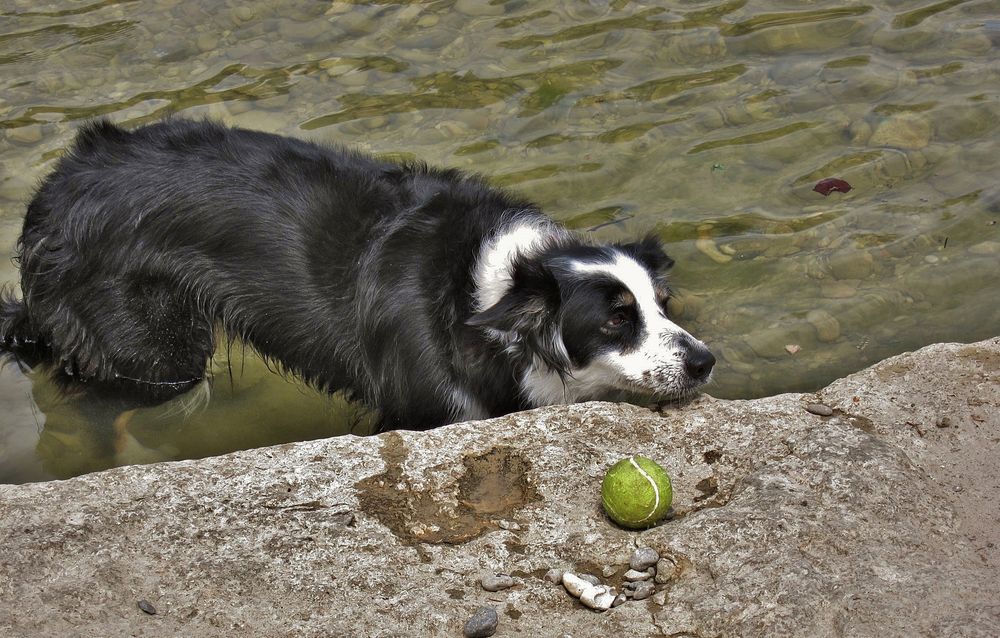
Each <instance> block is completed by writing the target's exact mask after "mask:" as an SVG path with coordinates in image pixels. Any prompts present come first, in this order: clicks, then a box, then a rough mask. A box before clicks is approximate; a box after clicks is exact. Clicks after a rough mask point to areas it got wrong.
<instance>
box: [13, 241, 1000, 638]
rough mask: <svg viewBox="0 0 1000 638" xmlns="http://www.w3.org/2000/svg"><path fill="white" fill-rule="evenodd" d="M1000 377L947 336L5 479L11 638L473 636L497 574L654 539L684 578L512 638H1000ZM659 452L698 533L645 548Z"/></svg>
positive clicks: (657, 536) (531, 616)
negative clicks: (611, 485)
mask: <svg viewBox="0 0 1000 638" xmlns="http://www.w3.org/2000/svg"><path fill="white" fill-rule="evenodd" d="M986 239H988V238H987V237H983V238H982V239H981V240H986ZM955 241H956V242H957V240H955ZM958 245H959V244H957V243H956V246H958ZM951 248H952V246H951V245H950V244H949V250H950V249H951ZM956 253H957V254H965V253H964V252H961V253H959V252H958V251H957V250H956ZM977 259H985V258H977ZM866 294H869V293H866ZM845 325H846V319H845ZM806 328H808V329H809V330H812V328H811V327H809V326H808V325H807V326H806ZM785 343H789V341H783V342H782V345H783V344H785ZM847 345H848V347H853V346H851V345H850V344H847ZM779 347H780V346H779ZM781 352H782V353H783V354H784V350H781ZM785 356H787V355H785ZM801 356H802V354H801V353H800V355H799V357H801ZM803 360H804V359H803ZM998 374H1000V338H996V339H990V340H987V341H982V342H979V343H975V344H969V345H964V344H938V345H934V346H930V347H927V348H924V349H922V350H919V351H917V352H914V353H908V354H904V355H900V356H898V357H894V358H892V359H889V360H887V361H884V362H882V363H879V364H877V365H875V366H873V367H871V368H869V369H867V370H864V371H861V372H859V373H857V374H853V375H850V376H848V377H845V378H844V379H841V380H838V381H836V382H834V383H833V384H831V385H830V386H828V387H826V388H824V389H821V390H819V391H818V392H817V393H815V394H812V393H811V394H798V393H789V394H782V395H779V396H774V397H769V398H764V399H755V400H746V401H727V400H720V399H712V398H708V397H705V398H701V399H698V400H695V401H693V402H691V403H688V404H685V405H682V406H679V407H670V408H667V409H664V410H663V411H662V413H659V412H657V413H653V412H650V411H648V410H645V409H643V408H637V407H633V406H629V405H625V404H610V403H588V404H582V405H573V406H549V407H546V408H541V409H538V410H530V411H525V412H518V413H515V414H511V415H508V416H506V417H502V418H499V419H493V420H488V421H480V422H475V423H459V424H454V425H449V426H446V427H443V428H438V429H435V430H429V431H426V432H415V431H414V432H408V431H407V432H388V433H385V434H380V435H377V436H367V437H354V436H350V437H341V438H331V439H324V440H317V441H306V442H301V443H290V444H286V445H280V446H275V447H271V448H266V449H258V450H247V451H243V452H236V453H233V454H227V455H225V456H218V457H212V458H205V459H200V460H194V461H182V462H177V463H159V464H156V465H147V466H132V467H123V468H117V469H113V470H109V471H106V472H98V473H94V474H88V475H85V476H80V477H77V478H74V479H70V480H65V481H54V482H50V483H32V484H26V485H0V538H2V539H3V542H2V544H0V573H2V574H3V575H4V576H7V575H9V574H14V575H16V578H15V579H11V578H9V577H8V578H4V577H0V601H3V602H0V634H3V635H10V636H40V637H48V636H52V637H55V636H76V635H79V636H119V635H126V636H127V635H132V634H149V635H157V636H160V635H163V636H175V635H183V636H190V637H192V638H215V637H218V636H224V635H225V636H228V635H253V636H254V637H255V638H278V637H279V636H287V635H288V634H289V627H290V626H292V625H294V633H298V634H301V635H334V636H338V635H345V636H355V635H358V634H359V630H358V628H359V627H362V628H365V630H369V631H370V632H374V631H378V630H383V633H390V634H406V635H416V636H434V635H460V634H461V631H462V627H463V625H464V624H465V622H466V621H467V620H468V618H469V616H470V614H471V613H472V612H473V611H474V610H475V608H476V607H478V606H479V605H480V604H481V602H472V601H474V600H475V601H478V600H479V599H478V598H475V597H479V596H481V597H483V599H485V597H486V596H497V595H496V594H487V593H486V592H482V591H479V592H472V593H470V592H469V580H470V577H469V576H468V575H469V574H477V575H478V574H480V572H481V570H482V569H483V567H484V563H483V561H484V560H487V561H489V562H488V563H486V564H487V565H503V566H504V567H503V569H504V570H505V571H507V572H509V573H511V574H539V575H541V574H545V573H546V570H548V569H549V568H550V567H551V566H562V567H564V568H568V567H570V566H575V569H578V570H581V571H594V570H597V571H598V573H600V571H599V570H600V569H601V566H603V565H605V564H608V563H609V562H610V561H614V560H619V561H620V560H623V559H626V558H627V557H629V556H630V555H631V554H632V552H633V551H634V550H635V546H634V543H635V542H636V540H639V539H641V540H640V542H641V544H642V545H648V546H650V547H655V548H657V549H659V551H660V552H661V553H662V554H663V556H662V557H661V560H660V561H659V562H658V563H657V575H656V577H655V578H662V577H663V576H664V575H665V574H667V573H670V574H672V578H671V579H670V580H669V582H668V583H665V584H664V586H659V585H658V589H659V591H657V592H656V593H654V594H653V595H652V597H651V598H648V599H646V602H640V603H629V604H625V605H623V606H621V607H620V608H618V609H617V610H612V611H611V612H610V613H604V614H596V613H593V612H591V611H589V610H588V609H586V608H584V607H583V606H582V605H581V604H579V603H577V602H576V601H574V600H572V598H570V597H569V596H568V595H566V594H565V593H563V592H562V591H559V588H556V587H554V586H553V585H551V584H550V583H548V582H545V581H544V580H542V579H540V578H531V577H527V576H526V577H524V578H518V586H519V589H518V590H517V591H510V592H508V593H507V594H502V595H501V596H502V597H503V598H505V599H510V600H511V601H513V602H516V604H517V609H516V611H517V612H518V613H505V611H506V612H514V611H515V610H514V608H513V607H507V608H506V610H498V611H500V613H501V615H503V619H504V624H503V627H501V628H500V629H499V630H498V632H497V633H498V634H504V635H511V636H518V635H521V636H560V635H563V634H570V635H573V636H578V637H579V636H647V635H671V634H673V635H699V636H718V635H723V636H762V635H775V634H780V635H789V636H810V637H813V636H815V637H816V638H834V637H835V636H852V637H853V636H859V637H876V636H924V635H927V636H965V635H969V636H997V635H1000V614H997V612H996V610H997V601H998V600H1000V549H998V548H1000V526H997V525H996V520H995V518H996V506H995V505H996V486H997V485H1000V448H998V446H997V443H996V441H995V438H996V436H997V432H1000V411H998V410H997V406H1000V383H998ZM814 402H815V403H822V404H824V405H826V406H828V407H830V408H831V409H832V410H833V414H832V415H831V416H828V417H824V419H823V421H822V423H820V422H819V420H818V418H817V417H816V416H815V415H812V414H810V413H808V412H806V410H805V409H804V406H805V405H806V404H808V403H814ZM944 416H947V417H949V418H950V419H951V423H952V426H951V427H947V428H940V427H935V425H934V424H935V423H937V422H938V421H939V420H940V419H942V417H944ZM907 423H916V424H919V425H920V429H921V431H922V433H923V435H922V436H921V435H920V434H918V433H917V432H916V430H915V428H914V427H912V426H909V425H907ZM595 432H598V433H599V434H600V436H599V440H596V439H595ZM637 444H638V445H640V446H641V448H642V451H643V453H644V454H645V455H648V456H650V457H651V458H655V459H656V460H657V462H659V463H660V464H661V465H663V467H664V468H666V469H667V471H668V472H669V473H670V475H671V477H672V478H673V481H674V488H675V489H674V494H675V496H674V503H673V508H674V514H675V515H674V516H673V517H671V518H670V519H669V520H667V521H665V522H664V523H662V524H661V525H659V526H657V527H654V528H652V529H648V530H645V531H643V532H641V534H640V533H633V532H625V531H623V530H620V529H618V528H617V527H615V526H613V525H612V524H611V523H610V522H608V521H607V520H605V519H604V518H603V516H602V515H601V514H600V510H599V506H598V505H597V503H598V502H599V490H600V480H601V477H602V476H603V471H604V469H606V467H607V466H608V465H609V464H610V463H611V462H613V461H615V460H617V459H618V458H622V457H624V456H627V455H629V454H632V453H634V452H635V449H636V445H637ZM706 450H717V451H719V452H720V453H721V454H718V455H712V456H711V457H710V458H707V457H706V454H705V452H706ZM709 476H712V477H714V478H715V479H716V481H717V485H716V486H715V494H714V495H713V496H712V498H711V499H707V500H695V499H696V498H697V497H699V496H700V495H702V494H703V493H704V492H703V491H701V490H699V489H698V488H697V487H696V486H697V485H698V484H699V482H700V481H702V480H704V479H705V478H706V477H709ZM955 487H961V488H962V489H961V491H955ZM347 514H351V516H347ZM499 521H512V522H517V523H518V524H519V525H520V529H519V530H510V529H504V528H502V527H501V526H500V525H499ZM667 558H669V559H670V560H666V559H667ZM668 563H676V568H674V569H671V568H670V567H669V566H668ZM649 582H650V581H638V582H637V583H636V585H635V586H636V587H638V586H639V585H640V583H649ZM584 583H585V581H584ZM418 586H419V595H417V594H416V593H415V591H416V590H415V587H418ZM583 586H584V587H589V586H590V585H589V583H585V584H584V585H583ZM476 589H478V588H476ZM624 589H625V588H624V587H622V590H624ZM632 593H633V598H634V596H635V591H634V590H633V592H632ZM140 596H149V599H150V600H155V601H156V606H157V607H158V608H160V609H159V613H158V614H157V615H156V616H144V614H143V612H141V611H140V610H139V609H137V608H136V602H135V601H136V600H137V599H138V598H139V597H140ZM615 598H617V596H613V597H612V603H613V602H614V599H615ZM11 600H13V601H16V604H15V603H10V602H8V601H11ZM649 601H653V602H649ZM595 602H596V597H595ZM503 604H506V603H503ZM511 604H513V603H511ZM273 610H280V613H278V612H274V611H273ZM387 618H391V619H392V623H393V624H392V625H390V626H387V624H386V619H387ZM140 621H144V622H140ZM150 623H155V627H154V626H153V624H150ZM140 624H148V625H149V626H148V627H140V626H139V625H140ZM373 628H374V629H373Z"/></svg>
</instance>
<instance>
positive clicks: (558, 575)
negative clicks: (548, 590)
mask: <svg viewBox="0 0 1000 638" xmlns="http://www.w3.org/2000/svg"><path fill="white" fill-rule="evenodd" d="M562 576H563V571H562V570H561V569H556V568H555V567H553V568H552V569H550V570H549V571H547V572H545V580H547V581H549V582H550V583H555V584H557V585H558V584H559V583H561V582H562Z"/></svg>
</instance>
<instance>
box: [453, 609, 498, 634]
mask: <svg viewBox="0 0 1000 638" xmlns="http://www.w3.org/2000/svg"><path fill="white" fill-rule="evenodd" d="M499 623H500V617H499V616H498V615H497V610H495V609H493V608H492V607H480V608H479V609H478V610H476V613H474V614H472V617H471V618H469V619H468V620H467V621H465V627H463V628H462V635H463V636H465V638H489V636H492V635H493V634H495V633H496V632H497V625H498V624H499Z"/></svg>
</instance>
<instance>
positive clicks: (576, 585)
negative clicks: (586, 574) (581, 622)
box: [562, 572, 594, 598]
mask: <svg viewBox="0 0 1000 638" xmlns="http://www.w3.org/2000/svg"><path fill="white" fill-rule="evenodd" d="M562 584H563V587H565V588H566V591H568V592H569V593H570V595H571V596H575V597H576V598H579V597H580V594H582V593H583V590H585V589H587V588H588V587H593V586H594V584H593V583H590V582H588V581H586V580H584V579H582V578H580V577H579V576H577V575H576V574H574V573H572V572H566V573H565V574H563V575H562Z"/></svg>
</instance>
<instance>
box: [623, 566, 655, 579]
mask: <svg viewBox="0 0 1000 638" xmlns="http://www.w3.org/2000/svg"><path fill="white" fill-rule="evenodd" d="M652 577H653V569H652V568H650V569H644V570H642V571H641V572H640V571H636V570H634V569H630V570H628V571H627V572H625V580H630V581H636V580H649V579H650V578H652Z"/></svg>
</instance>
